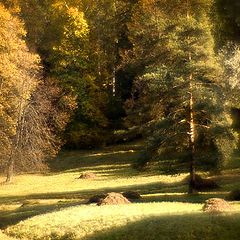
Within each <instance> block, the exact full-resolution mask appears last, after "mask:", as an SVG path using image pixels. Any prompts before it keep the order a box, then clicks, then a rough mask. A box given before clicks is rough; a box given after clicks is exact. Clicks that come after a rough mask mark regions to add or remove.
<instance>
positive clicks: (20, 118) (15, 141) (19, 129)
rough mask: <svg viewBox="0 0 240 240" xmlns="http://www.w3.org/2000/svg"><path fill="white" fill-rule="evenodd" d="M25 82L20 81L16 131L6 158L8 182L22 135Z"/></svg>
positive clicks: (10, 178)
mask: <svg viewBox="0 0 240 240" xmlns="http://www.w3.org/2000/svg"><path fill="white" fill-rule="evenodd" d="M24 89H25V82H24V80H23V81H22V86H21V91H20V94H21V97H20V101H19V106H18V107H19V111H18V120H17V132H16V135H15V137H14V138H13V140H12V143H13V144H12V150H11V154H10V157H9V160H8V164H7V176H6V182H10V181H11V180H12V177H13V172H14V164H15V154H16V152H17V151H18V148H19V143H20V141H21V136H22V129H23V116H22V114H23V108H24V106H23V105H24V98H23V96H22V94H23V93H24V92H25V91H24Z"/></svg>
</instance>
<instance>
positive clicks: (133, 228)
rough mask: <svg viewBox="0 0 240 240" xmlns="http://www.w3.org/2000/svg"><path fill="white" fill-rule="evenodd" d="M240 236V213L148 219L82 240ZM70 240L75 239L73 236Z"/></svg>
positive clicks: (222, 239) (193, 239) (187, 239)
mask: <svg viewBox="0 0 240 240" xmlns="http://www.w3.org/2000/svg"><path fill="white" fill-rule="evenodd" d="M239 235H240V214H239V213H238V214H229V215H228V214H227V215H208V214H204V213H196V214H184V215H163V216H152V217H147V218H145V219H143V220H140V221H135V222H129V223H127V224H126V225H124V226H120V227H114V228H111V229H108V230H105V231H101V232H96V233H94V234H92V235H90V236H86V237H85V238H83V239H82V240H120V239H121V240H139V239H141V240H203V239H204V240H215V239H217V240H230V239H231V240H238V239H239ZM62 239H64V238H62ZM68 239H70V240H75V239H76V238H74V236H73V237H72V238H71V237H70V238H68Z"/></svg>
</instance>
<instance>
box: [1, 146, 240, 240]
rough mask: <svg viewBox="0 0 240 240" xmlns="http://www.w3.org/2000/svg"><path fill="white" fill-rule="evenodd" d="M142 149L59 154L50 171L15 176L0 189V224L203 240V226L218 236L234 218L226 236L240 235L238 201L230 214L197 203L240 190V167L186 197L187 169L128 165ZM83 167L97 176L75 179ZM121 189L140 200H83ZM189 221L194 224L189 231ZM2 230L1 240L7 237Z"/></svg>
mask: <svg viewBox="0 0 240 240" xmlns="http://www.w3.org/2000/svg"><path fill="white" fill-rule="evenodd" d="M141 154H142V153H141V147H139V145H137V144H136V146H135V145H130V146H126V145H124V146H116V147H115V148H113V147H111V148H106V149H104V150H101V151H76V152H64V153H62V154H61V155H60V156H59V158H58V159H57V161H55V162H53V164H52V167H53V170H54V171H53V172H52V173H51V172H49V173H47V174H25V175H18V176H15V178H14V181H13V182H12V183H11V184H7V185H4V184H3V185H1V187H0V227H2V228H6V227H8V228H7V230H6V231H5V232H4V234H5V233H7V234H8V235H9V234H10V235H11V236H15V237H16V239H23V238H24V237H25V239H26V240H32V239H36V240H37V239H43V240H44V239H48V240H50V239H52V240H54V239H55V240H64V239H65V240H79V239H86V240H87V239H95V238H96V239H120V240H123V239H126V240H130V239H133V240H135V239H144V240H150V239H161V240H162V239H163V240H167V239H174V240H176V239H179V240H183V239H184V240H185V239H187V240H188V239H194V240H195V239H199V240H200V239H201V240H202V238H199V236H201V234H200V235H199V231H200V230H201V231H204V234H208V233H209V235H206V236H207V237H208V238H207V237H206V236H205V238H204V240H205V239H209V240H210V239H215V238H211V237H210V236H213V235H214V234H216V233H215V228H216V229H218V227H217V225H220V226H222V225H223V223H224V222H226V221H229V218H230V216H231V219H232V220H231V221H232V225H231V226H229V233H230V234H233V235H232V236H233V238H231V240H232V239H234V240H235V239H238V238H234V236H235V235H234V234H236V232H237V230H234V228H236V229H240V224H238V222H240V217H239V214H240V205H239V204H238V203H235V204H234V212H232V213H229V214H227V215H226V216H216V217H214V218H212V217H211V216H209V215H206V214H204V213H202V211H201V208H202V205H203V203H204V201H205V200H206V199H208V198H210V197H221V198H224V197H226V195H227V194H228V192H229V191H230V190H232V189H234V188H237V187H240V184H239V183H240V171H239V168H235V169H234V170H225V171H224V173H223V174H222V175H220V176H212V178H213V179H215V180H216V181H217V182H218V183H219V184H220V185H221V188H220V189H218V190H216V191H213V192H203V193H199V194H195V195H188V194H187V190H188V186H187V183H186V176H187V174H180V175H175V176H170V175H159V172H158V171H157V169H151V171H146V172H138V171H137V170H135V169H133V168H132V167H131V166H132V164H133V163H134V162H135V161H136V160H137V159H138V157H139V156H141ZM235 166H237V165H236V163H235ZM82 172H93V173H95V174H96V178H95V179H79V176H80V174H81V173H82ZM0 181H1V182H3V181H4V177H0ZM126 190H134V191H138V192H139V193H140V194H141V195H142V197H143V199H142V200H141V203H137V204H136V203H135V204H130V205H120V206H104V207H98V206H93V205H91V206H89V205H85V204H83V203H86V202H87V200H88V199H89V197H91V196H93V195H96V194H99V193H107V192H112V191H114V192H123V191H126ZM232 204H233V203H232ZM197 219H200V220H199V222H198V220H197ZM193 223H195V225H196V226H195V228H194V224H193ZM199 223H200V224H199ZM187 224H190V225H191V224H192V225H193V226H192V227H193V230H192V232H191V231H190V233H188V232H187V227H186V226H187ZM215 225H216V226H215ZM157 226H159V227H157ZM166 226H168V227H166ZM181 226H183V227H181ZM214 226H215V227H214ZM161 227H162V228H164V229H161ZM141 228H143V229H144V231H145V232H146V234H145V233H143V232H142V230H141ZM170 228H175V229H176V232H173V231H172V230H171V229H170ZM168 231H169V232H168ZM221 231H223V230H221ZM140 233H141V234H143V235H144V237H142V236H140V235H139V234H140ZM168 233H169V234H170V235H169V236H168V235H167V234H168ZM1 234H3V233H0V239H3V240H5V238H4V237H2V236H1ZM198 235H199V236H198ZM159 236H161V237H159ZM181 236H182V238H181ZM183 236H184V237H183ZM222 236H224V234H222ZM219 239H224V238H221V236H220V238H219ZM225 239H226V240H228V239H227V238H225ZM225 239H224V240H225ZM6 240H7V238H6ZM229 240H230V239H229Z"/></svg>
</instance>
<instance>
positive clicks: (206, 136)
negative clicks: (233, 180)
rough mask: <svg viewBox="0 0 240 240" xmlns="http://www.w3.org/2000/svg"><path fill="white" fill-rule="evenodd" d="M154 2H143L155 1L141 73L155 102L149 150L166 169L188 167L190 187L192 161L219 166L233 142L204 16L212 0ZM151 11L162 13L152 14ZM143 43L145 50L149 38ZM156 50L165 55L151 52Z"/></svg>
mask: <svg viewBox="0 0 240 240" xmlns="http://www.w3.org/2000/svg"><path fill="white" fill-rule="evenodd" d="M158 3H159V2H155V1H151V3H150V5H149V2H147V1H146V2H144V4H143V6H148V7H149V6H150V7H152V6H154V9H155V12H154V16H152V14H151V11H148V14H149V16H148V18H149V19H150V21H152V19H154V21H153V22H152V23H151V24H150V25H151V26H152V28H153V27H154V28H155V29H156V30H157V32H155V33H154V34H155V37H154V36H153V33H152V31H151V35H150V41H151V40H152V39H153V40H154V41H155V45H156V46H157V48H155V49H152V51H153V52H152V53H151V56H153V59H151V57H150V59H149V57H147V58H146V57H145V59H146V60H147V61H148V59H149V63H150V64H147V66H148V67H147V68H146V71H145V74H144V75H143V76H142V80H143V81H146V82H147V84H148V86H149V90H150V93H149V95H150V94H151V96H152V99H153V103H154V104H153V108H152V117H153V119H154V120H155V126H154V127H153V131H152V133H151V134H152V135H151V137H150V138H149V147H148V151H149V152H151V156H155V157H156V158H157V159H162V160H164V161H163V163H167V164H168V165H169V168H170V170H171V172H173V169H174V168H175V169H174V170H175V171H177V172H179V170H180V169H186V168H188V171H189V173H190V184H189V193H192V192H193V191H194V187H195V174H196V167H197V166H202V167H204V166H205V167H207V169H211V168H213V169H217V168H220V166H221V165H222V164H223V162H224V161H226V160H227V159H228V158H229V156H230V154H231V150H232V149H233V147H234V143H233V141H232V140H234V135H233V132H232V130H231V120H230V113H229V111H228V109H227V106H226V103H225V98H224V95H223V93H224V91H223V90H224V88H223V87H224V84H223V82H222V81H221V77H222V69H221V67H220V65H219V63H218V61H217V57H216V55H215V52H214V39H213V36H212V33H211V24H210V20H209V11H210V7H211V2H210V1H204V0H203V1H201V0H196V1H194V0H192V1H187V0H186V1H184V2H181V4H180V5H179V3H178V1H171V2H169V1H168V2H167V5H165V8H162V7H161V8H159V5H158ZM161 3H163V4H165V1H161ZM145 4H146V5H145ZM169 7H171V8H172V9H177V10H178V11H177V13H175V12H174V14H175V18H173V17H172V16H171V15H170V16H168V14H169V13H168V8H169ZM156 11H157V13H158V14H157V15H156ZM156 16H161V17H160V18H158V19H157V20H155V18H156ZM143 17H145V16H143ZM134 23H135V22H134ZM159 23H161V25H159ZM143 31H148V29H143ZM143 31H142V32H143ZM139 32H140V31H139ZM143 37H144V35H143ZM146 39H147V37H146ZM146 44H147V42H146ZM136 48H138V52H139V53H141V51H142V53H141V55H146V54H145V53H144V50H145V46H142V47H141V45H140V43H139V42H137V44H136ZM146 48H147V50H149V47H148V44H147V47H146ZM156 51H157V52H156ZM157 55H159V56H164V58H161V57H160V58H155V56H157ZM151 61H153V62H152V63H151ZM154 154H155V155H154Z"/></svg>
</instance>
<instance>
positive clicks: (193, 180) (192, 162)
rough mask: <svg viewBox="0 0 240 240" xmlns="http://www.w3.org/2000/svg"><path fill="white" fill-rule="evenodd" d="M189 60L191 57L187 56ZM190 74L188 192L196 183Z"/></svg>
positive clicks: (190, 78)
mask: <svg viewBox="0 0 240 240" xmlns="http://www.w3.org/2000/svg"><path fill="white" fill-rule="evenodd" d="M189 59H190V60H191V57H189ZM192 81H193V79H192V74H191V75H190V77H189V82H190V121H189V127H190V131H189V147H190V159H189V161H190V162H189V164H190V166H189V173H190V181H189V189H188V193H189V194H192V193H194V189H195V185H196V184H195V183H196V169H195V141H196V139H195V138H196V136H195V135H196V133H195V121H194V101H193V93H192Z"/></svg>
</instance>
